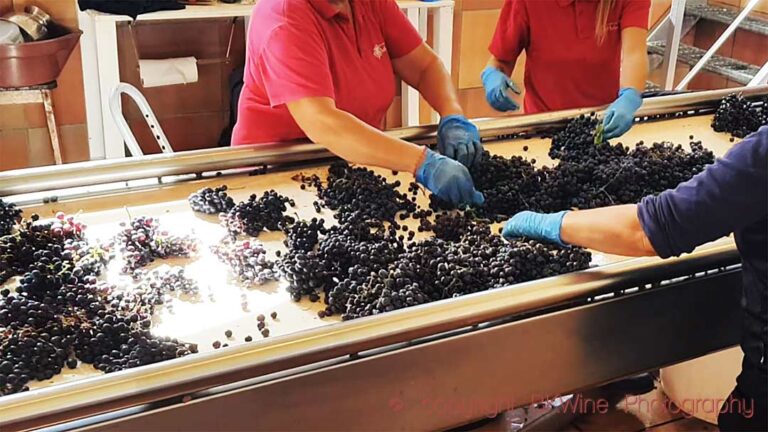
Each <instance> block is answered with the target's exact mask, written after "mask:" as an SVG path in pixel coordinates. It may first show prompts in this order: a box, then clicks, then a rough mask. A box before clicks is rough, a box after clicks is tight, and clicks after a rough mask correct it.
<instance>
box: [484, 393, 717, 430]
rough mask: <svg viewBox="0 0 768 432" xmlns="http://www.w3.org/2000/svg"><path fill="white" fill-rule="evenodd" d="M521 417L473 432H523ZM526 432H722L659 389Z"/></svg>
mask: <svg viewBox="0 0 768 432" xmlns="http://www.w3.org/2000/svg"><path fill="white" fill-rule="evenodd" d="M601 411H602V410H601ZM528 414H529V415H530V414H531V413H530V412H529V413H528ZM521 417H525V413H523V412H522V411H521V410H515V411H511V412H507V413H504V414H502V415H500V416H498V417H497V418H496V419H494V420H493V421H492V422H490V423H487V424H485V425H482V426H479V427H477V428H475V429H472V431H473V432H516V431H518V430H520V429H519V427H520V426H519V425H520V418H521ZM523 430H524V431H525V430H532V431H533V430H535V431H536V432H608V431H610V432H624V431H627V432H640V431H648V432H689V431H690V432H693V431H696V432H718V429H717V427H716V426H714V425H711V424H709V423H706V422H704V421H701V420H698V419H696V418H686V417H685V416H684V415H683V414H682V413H680V412H679V411H678V410H677V408H676V407H675V406H674V405H673V404H671V402H669V400H668V399H667V398H666V396H665V395H664V393H663V392H662V391H661V390H660V389H659V388H657V389H655V390H653V391H651V392H649V393H646V394H644V395H642V396H634V397H629V398H626V399H624V400H622V401H621V402H619V403H618V404H617V405H616V406H614V407H611V408H609V409H608V410H607V411H602V412H597V413H590V414H582V415H580V416H577V417H575V418H574V419H569V418H567V419H565V424H562V425H560V426H557V427H555V428H547V427H546V426H543V427H533V428H531V429H529V428H525V429H523Z"/></svg>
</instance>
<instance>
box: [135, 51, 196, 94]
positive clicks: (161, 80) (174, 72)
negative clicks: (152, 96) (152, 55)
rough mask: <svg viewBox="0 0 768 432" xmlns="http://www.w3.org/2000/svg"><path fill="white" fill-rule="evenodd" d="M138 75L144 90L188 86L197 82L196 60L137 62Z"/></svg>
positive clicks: (191, 58)
mask: <svg viewBox="0 0 768 432" xmlns="http://www.w3.org/2000/svg"><path fill="white" fill-rule="evenodd" d="M139 73H140V75H141V84H142V85H143V86H144V88H150V87H160V86H168V85H175V84H190V83H194V82H197V59H196V58H194V57H181V58H170V59H163V60H139Z"/></svg>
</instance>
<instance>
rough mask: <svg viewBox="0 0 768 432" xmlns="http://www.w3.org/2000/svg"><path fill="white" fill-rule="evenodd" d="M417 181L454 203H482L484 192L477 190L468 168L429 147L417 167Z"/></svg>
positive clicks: (477, 204)
mask: <svg viewBox="0 0 768 432" xmlns="http://www.w3.org/2000/svg"><path fill="white" fill-rule="evenodd" d="M416 181H417V182H419V183H421V184H423V185H424V187H426V188H427V189H429V190H430V191H432V193H433V194H435V195H437V196H438V197H439V198H441V199H443V200H445V201H449V202H451V203H453V204H454V205H458V204H469V205H476V206H479V205H482V204H483V203H484V202H485V197H483V194H481V193H480V192H478V191H477V190H475V185H474V184H473V183H472V177H471V176H470V175H469V170H467V168H466V167H465V166H464V165H462V164H460V163H458V162H456V161H455V160H452V159H448V158H447V157H445V156H443V155H440V154H438V153H437V152H434V151H432V150H429V149H427V154H426V157H425V158H424V162H423V163H422V164H421V166H420V167H419V168H418V169H416Z"/></svg>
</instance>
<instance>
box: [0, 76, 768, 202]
mask: <svg viewBox="0 0 768 432" xmlns="http://www.w3.org/2000/svg"><path fill="white" fill-rule="evenodd" d="M732 93H738V94H740V95H742V96H743V97H745V98H747V99H750V98H751V99H755V100H757V99H759V98H760V97H762V96H764V95H766V94H768V85H760V86H753V87H741V88H732V89H722V90H711V91H704V92H689V93H681V94H674V95H669V96H660V97H654V98H647V99H645V100H644V101H643V105H642V106H641V107H640V109H639V110H638V111H637V113H636V121H638V122H645V121H653V120H657V119H661V120H663V119H665V118H670V117H679V116H689V115H698V114H706V113H713V112H714V111H715V110H716V109H717V107H718V106H719V104H720V100H721V99H722V98H724V97H726V96H728V95H730V94H732ZM606 107H607V105H606V106H600V107H588V108H579V109H571V110H564V111H557V112H549V113H541V114H533V115H527V116H520V117H502V118H490V119H480V120H477V121H476V124H477V126H478V129H479V130H480V136H481V138H482V139H483V142H484V143H492V142H494V141H496V140H502V139H506V138H508V137H515V136H526V135H528V136H530V135H535V134H552V133H554V132H556V131H558V130H560V129H562V128H563V127H565V125H566V124H567V123H568V122H569V121H570V120H571V119H573V118H574V117H576V116H579V115H582V114H591V113H596V114H598V115H601V114H602V112H603V111H604V110H605V108H606ZM436 131H437V126H436V125H425V126H419V127H409V128H401V129H392V130H388V131H387V134H389V135H390V136H392V137H395V138H399V139H404V140H407V141H411V142H414V143H417V144H424V145H433V144H435V143H436V140H437V138H436ZM332 157H334V155H333V154H332V153H331V152H329V151H328V150H327V149H325V148H324V147H322V146H320V145H317V144H313V143H310V142H308V141H297V142H292V143H288V144H286V143H280V144H278V143H275V144H261V145H251V146H247V145H246V146H237V147H226V148H214V149H204V150H193V151H186V152H181V153H163V154H154V155H147V156H140V157H128V158H122V159H108V160H97V161H88V162H78V163H72V164H66V165H60V166H55V167H36V168H26V169H20V170H15V171H5V172H0V196H2V197H5V198H7V197H14V196H17V195H25V194H36V195H33V199H38V200H42V198H43V197H45V196H46V194H48V195H50V194H54V193H59V192H61V193H62V194H64V193H65V191H67V190H68V189H78V190H77V191H76V193H78V194H80V196H89V195H98V194H106V193H108V192H109V191H110V190H119V191H125V190H127V189H129V188H130V186H129V184H128V182H130V181H135V180H152V179H154V180H157V181H155V182H154V183H153V185H155V186H156V185H157V184H162V183H168V182H172V181H187V180H190V179H192V180H194V179H196V178H197V179H199V178H201V176H202V175H203V174H206V173H207V174H209V175H220V174H221V173H222V172H223V171H226V170H236V169H241V170H242V169H244V168H245V169H248V167H251V168H252V167H260V166H265V165H270V166H275V165H278V166H279V165H284V164H296V163H306V162H313V161H314V162H317V161H321V160H327V159H328V158H332ZM58 196H59V195H57V197H58ZM21 199H22V200H23V199H25V198H21ZM21 202H24V201H21Z"/></svg>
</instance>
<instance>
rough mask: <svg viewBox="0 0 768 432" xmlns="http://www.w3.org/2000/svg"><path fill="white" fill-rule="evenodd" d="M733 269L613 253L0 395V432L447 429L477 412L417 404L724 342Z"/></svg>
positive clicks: (579, 377)
mask: <svg viewBox="0 0 768 432" xmlns="http://www.w3.org/2000/svg"><path fill="white" fill-rule="evenodd" d="M740 274H741V271H740V264H739V257H738V253H737V251H736V249H735V247H734V245H733V243H732V242H731V241H730V240H724V241H721V242H718V243H715V244H712V245H709V246H707V247H703V248H700V249H699V250H697V251H696V252H694V253H692V254H689V255H685V256H682V257H679V258H675V259H670V260H661V259H658V258H641V259H634V260H629V261H623V262H620V263H617V264H612V265H607V266H604V267H597V268H593V269H589V270H586V271H582V272H577V273H571V274H566V275H562V276H558V277H553V278H548V279H543V280H538V281H532V282H529V283H523V284H518V285H514V286H510V287H506V288H501V289H496V290H491V291H487V292H483V293H478V294H473V295H467V296H464V297H460V298H455V299H452V300H448V301H442V302H437V303H431V304H426V305H422V306H418V307H413V308H407V309H403V310H399V311H395V312H392V313H388V314H384V315H381V316H377V317H368V318H363V319H359V320H354V321H349V322H341V323H337V324H332V325H329V326H326V327H324V328H319V329H312V330H307V331H302V332H298V333H294V334H289V335H286V336H281V337H276V338H274V339H271V340H269V341H265V342H264V343H262V344H258V345H241V346H237V347H233V348H231V349H229V350H227V351H226V352H208V353H201V354H198V355H195V356H190V357H184V358H179V359H175V360H171V361H167V362H163V363H159V364H153V365H149V366H146V367H142V368H138V369H130V370H125V371H121V372H117V373H113V374H108V375H105V376H100V377H96V378H89V379H85V380H81V381H75V382H72V383H67V384H62V385H58V386H54V387H49V388H43V389H40V390H37V391H35V392H31V393H21V394H16V395H10V396H6V397H3V398H2V399H0V429H2V430H4V431H11V430H26V429H32V428H40V427H46V426H54V425H61V426H59V428H61V429H70V428H74V427H77V428H80V427H88V428H95V430H110V431H115V430H147V429H151V427H149V424H150V423H151V424H152V425H154V426H153V427H158V425H162V424H167V425H171V424H172V425H174V427H175V428H180V429H184V430H213V429H219V430H221V429H239V428H243V427H252V428H257V429H261V430H309V429H311V430H332V429H335V430H383V429H388V430H392V429H419V430H422V429H439V428H445V427H450V426H452V425H459V424H462V423H463V422H466V421H467V420H472V418H470V417H472V416H475V415H477V417H482V416H483V415H484V414H483V413H480V412H471V411H470V412H465V411H462V410H445V411H442V410H440V412H439V414H440V415H426V414H428V412H425V411H424V410H432V409H437V408H436V407H434V406H431V405H429V404H428V406H425V405H424V403H425V402H424V401H432V402H430V404H432V403H435V404H437V403H438V401H437V399H440V398H442V399H443V400H444V399H445V398H449V399H450V397H451V396H450V395H454V397H455V398H456V400H454V401H449V402H450V403H454V404H458V403H461V402H462V400H463V399H462V398H472V397H474V398H478V400H497V402H498V403H502V402H503V403H504V407H503V408H504V409H507V408H513V407H516V406H520V405H525V404H529V403H532V402H536V401H538V400H543V399H547V398H550V397H553V396H556V395H562V394H567V393H569V392H573V391H577V390H580V389H584V388H588V387H591V386H595V385H599V384H602V383H606V382H609V381H612V380H615V379H618V378H621V377H624V376H628V375H631V374H635V373H638V372H642V371H646V370H651V369H655V368H658V367H662V366H665V365H669V364H673V363H676V362H680V361H683V360H687V359H690V358H694V357H697V356H700V355H703V354H707V353H710V352H714V351H717V350H720V349H723V348H727V347H730V346H733V345H735V344H736V343H737V342H738V339H739V334H740V327H739V323H740V320H739V319H738V316H739V314H740V292H741V290H740V281H741V277H740ZM533 389H535V391H536V394H532V393H531V392H532V391H533ZM494 398H495V399H494ZM444 403H447V402H444ZM255 407H258V410H257V411H258V412H254V411H253V410H254V409H255ZM286 407H290V410H289V412H290V416H286V411H285V409H286ZM225 411H228V412H238V413H241V414H240V415H237V416H219V415H216V414H215V413H217V412H218V413H222V412H225ZM250 412H254V414H253V416H250V415H248V414H247V413H250ZM109 413H111V414H109ZM351 413H354V415H350V414H351ZM107 414H109V415H107ZM82 419H86V420H83V421H81V422H79V423H73V422H76V421H78V420H82ZM148 422H149V423H148Z"/></svg>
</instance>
